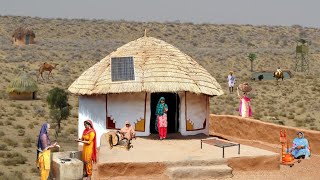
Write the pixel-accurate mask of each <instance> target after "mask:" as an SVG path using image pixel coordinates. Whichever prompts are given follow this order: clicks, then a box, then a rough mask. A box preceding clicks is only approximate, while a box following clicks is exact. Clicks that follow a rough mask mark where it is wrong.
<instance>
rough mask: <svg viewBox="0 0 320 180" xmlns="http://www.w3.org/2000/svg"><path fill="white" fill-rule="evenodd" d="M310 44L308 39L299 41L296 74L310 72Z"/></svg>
mask: <svg viewBox="0 0 320 180" xmlns="http://www.w3.org/2000/svg"><path fill="white" fill-rule="evenodd" d="M309 44H310V41H308V40H307V39H299V40H297V47H296V67H295V71H296V72H308V71H309Z"/></svg>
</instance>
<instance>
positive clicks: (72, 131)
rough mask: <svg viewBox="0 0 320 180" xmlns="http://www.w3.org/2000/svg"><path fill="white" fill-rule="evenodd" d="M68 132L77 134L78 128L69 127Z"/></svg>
mask: <svg viewBox="0 0 320 180" xmlns="http://www.w3.org/2000/svg"><path fill="white" fill-rule="evenodd" d="M66 132H67V133H69V134H76V133H77V128H69V129H67V131H66Z"/></svg>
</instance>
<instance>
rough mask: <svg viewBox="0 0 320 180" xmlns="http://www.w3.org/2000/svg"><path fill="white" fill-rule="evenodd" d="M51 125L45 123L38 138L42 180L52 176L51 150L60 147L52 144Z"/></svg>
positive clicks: (38, 156)
mask: <svg viewBox="0 0 320 180" xmlns="http://www.w3.org/2000/svg"><path fill="white" fill-rule="evenodd" d="M49 130H50V124H48V123H44V124H43V125H42V126H41V130H40V133H39V137H38V145H37V147H38V149H37V167H38V168H39V170H40V179H41V180H47V179H48V177H49V174H50V164H51V157H50V156H51V150H50V149H51V148H54V147H60V146H59V145H58V144H57V143H56V142H55V143H54V144H51V142H50V139H49V136H48V134H49Z"/></svg>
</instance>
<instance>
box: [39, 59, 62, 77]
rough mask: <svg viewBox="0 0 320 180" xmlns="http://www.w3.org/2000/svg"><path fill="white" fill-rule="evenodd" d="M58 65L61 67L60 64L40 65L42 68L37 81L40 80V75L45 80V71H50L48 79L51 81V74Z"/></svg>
mask: <svg viewBox="0 0 320 180" xmlns="http://www.w3.org/2000/svg"><path fill="white" fill-rule="evenodd" d="M57 65H59V64H57V63H54V64H52V65H51V64H48V63H46V62H45V63H43V64H41V65H40V68H39V72H38V75H37V80H38V79H39V75H41V77H42V79H43V80H44V78H43V76H42V74H43V72H44V71H49V74H48V79H49V77H50V74H51V71H52V70H53V69H55V68H56V67H57Z"/></svg>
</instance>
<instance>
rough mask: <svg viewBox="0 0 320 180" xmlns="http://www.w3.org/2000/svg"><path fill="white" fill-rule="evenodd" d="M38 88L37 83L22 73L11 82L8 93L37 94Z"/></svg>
mask: <svg viewBox="0 0 320 180" xmlns="http://www.w3.org/2000/svg"><path fill="white" fill-rule="evenodd" d="M36 91H38V86H37V84H36V82H35V81H34V80H33V79H32V78H31V77H30V76H29V75H28V74H27V73H22V74H20V75H19V76H18V77H16V78H15V79H13V81H11V82H10V84H9V86H8V88H7V92H8V93H11V92H20V93H22V92H36Z"/></svg>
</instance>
